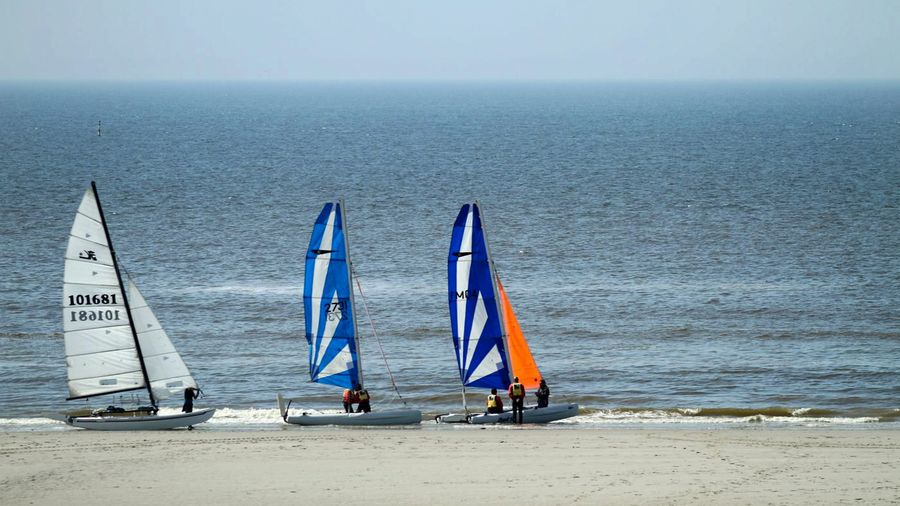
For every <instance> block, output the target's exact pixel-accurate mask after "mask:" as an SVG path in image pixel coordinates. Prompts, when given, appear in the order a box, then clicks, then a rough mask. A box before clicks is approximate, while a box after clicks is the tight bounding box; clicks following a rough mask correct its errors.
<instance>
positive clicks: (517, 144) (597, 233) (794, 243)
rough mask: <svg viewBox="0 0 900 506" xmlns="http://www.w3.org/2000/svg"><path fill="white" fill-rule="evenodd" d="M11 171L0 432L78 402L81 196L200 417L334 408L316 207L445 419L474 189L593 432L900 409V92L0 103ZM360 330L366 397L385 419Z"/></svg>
mask: <svg viewBox="0 0 900 506" xmlns="http://www.w3.org/2000/svg"><path fill="white" fill-rule="evenodd" d="M98 120H102V128H103V130H102V133H103V135H102V136H100V137H98V136H97V121H98ZM0 153H2V156H0V170H2V176H3V184H2V185H0V209H2V217H3V219H2V220H0V237H2V239H3V244H4V248H3V254H2V255H0V271H2V272H3V273H5V275H4V276H2V277H0V304H2V308H3V309H2V318H0V377H2V381H0V383H2V385H3V386H2V388H0V412H2V413H3V416H7V417H11V418H28V417H33V416H37V415H38V414H40V413H47V412H53V411H59V410H61V409H65V408H70V407H73V405H78V404H79V403H78V402H72V403H67V402H66V401H65V397H66V396H67V389H66V375H65V358H64V350H63V340H62V323H61V320H60V317H61V311H60V304H61V293H62V292H61V290H62V275H63V262H62V258H63V253H64V251H65V245H66V240H67V235H68V231H69V228H70V227H71V224H72V219H73V217H74V213H75V210H76V208H77V205H78V202H79V200H80V198H81V195H82V193H83V191H84V190H85V188H86V187H87V186H88V185H89V184H90V181H91V180H92V179H93V180H96V181H97V185H98V188H99V192H100V197H101V199H102V201H103V205H104V210H105V211H106V213H107V218H108V222H109V228H110V233H111V234H112V238H113V241H114V244H115V247H116V250H117V252H118V254H119V257H120V260H121V261H122V263H123V265H124V266H125V267H126V268H127V269H128V271H129V272H130V273H131V275H132V276H133V277H134V278H135V279H136V281H137V283H138V284H139V286H140V287H141V290H142V291H143V292H144V295H145V297H146V298H147V300H148V302H149V303H150V304H151V306H152V307H153V308H154V310H155V312H156V314H157V316H158V317H159V319H160V321H161V322H162V324H163V325H164V326H165V327H166V329H167V330H168V332H169V334H170V336H171V337H172V340H173V342H174V343H175V345H176V347H177V348H178V349H179V351H180V352H181V353H182V355H183V357H184V358H185V361H186V362H187V363H188V365H189V366H190V367H191V369H192V371H193V372H194V375H195V377H196V378H197V379H198V381H199V382H200V383H201V384H202V386H203V388H204V391H205V392H206V398H205V399H203V400H202V401H201V402H202V403H204V404H209V405H215V406H219V407H227V408H229V409H230V410H236V411H237V412H241V413H244V415H245V416H247V417H249V418H253V417H254V416H257V415H258V414H259V413H260V411H253V409H252V408H256V409H259V410H272V408H273V406H274V395H275V392H276V391H279V390H281V391H284V392H286V393H288V394H289V395H292V396H299V397H303V398H304V401H303V403H304V404H305V405H308V406H310V407H313V408H326V407H331V406H337V405H338V404H339V401H338V397H339V395H340V391H339V390H338V389H334V388H332V387H328V386H324V385H315V384H310V383H307V382H306V379H307V371H306V363H307V358H306V353H307V352H306V342H305V340H304V338H303V319H302V318H303V314H302V311H303V310H302V298H301V289H302V277H303V257H304V254H305V249H306V244H307V241H308V239H309V232H310V229H311V225H312V222H313V221H314V219H315V217H316V215H317V214H318V212H319V210H320V209H321V206H322V205H323V204H324V203H325V202H326V201H328V200H330V199H334V198H343V199H345V201H346V205H347V210H348V219H349V222H350V227H351V232H350V233H351V238H352V246H353V251H352V254H353V258H354V262H355V264H356V268H357V270H358V275H359V280H360V282H361V284H362V287H363V291H364V298H365V300H366V301H367V302H368V306H369V309H370V311H371V319H372V320H373V321H374V323H375V328H376V329H377V331H378V337H379V338H380V341H381V344H382V345H383V348H384V351H385V353H386V354H387V356H388V358H389V364H390V366H391V370H392V372H393V374H394V376H395V378H396V381H397V384H398V385H399V387H400V391H401V393H402V394H403V396H404V399H405V400H407V402H409V403H410V404H411V405H414V406H417V407H421V408H423V409H424V410H425V411H427V412H429V413H437V412H441V411H445V410H449V409H455V408H458V406H459V404H460V394H459V379H458V374H457V371H456V368H455V358H454V353H453V346H452V342H451V339H450V335H449V332H450V331H449V318H448V310H447V302H446V256H447V248H448V245H449V237H450V230H451V225H452V223H453V219H454V218H455V216H456V213H457V211H458V210H459V207H460V206H461V205H462V204H463V203H465V202H468V201H471V200H473V199H479V200H480V201H481V203H482V206H483V208H484V211H485V213H486V216H487V219H488V220H489V229H490V239H491V249H492V252H493V254H494V257H495V261H496V264H497V268H498V272H499V274H500V276H501V277H502V279H503V280H504V285H505V286H506V288H507V291H508V292H509V295H510V297H511V300H512V302H513V305H514V307H515V308H516V312H517V314H518V317H519V320H520V323H521V324H522V326H523V329H524V331H525V333H526V336H528V338H529V341H530V344H531V347H532V351H533V352H534V354H535V356H536V358H537V360H538V363H539V365H540V366H541V369H542V372H543V374H544V376H545V377H546V378H547V379H548V380H549V382H550V385H551V388H552V389H553V393H554V400H556V401H562V400H569V401H573V402H578V403H580V404H581V405H582V407H583V408H585V409H584V411H583V413H584V418H586V419H589V418H592V417H593V418H596V417H598V416H599V417H601V418H604V419H607V420H613V419H618V418H621V417H625V418H629V417H638V418H641V417H644V418H659V417H662V418H666V417H671V416H712V417H723V416H724V417H737V418H741V417H746V416H753V415H755V414H760V413H761V414H762V416H771V417H779V416H787V417H791V416H798V415H804V416H809V417H812V418H825V419H844V418H847V419H853V420H865V421H870V420H883V421H886V420H887V421H889V420H895V419H897V417H898V411H897V408H900V403H898V398H900V375H898V374H897V366H898V363H900V309H898V308H900V84H897V83H882V84H875V83H872V84H826V83H820V84H810V83H806V84H803V83H784V84H762V83H756V84H740V83H733V84H678V83H673V84H665V83H657V84H624V83H623V84H590V83H581V84H575V83H543V84H499V83H456V84H440V83H416V84H413V83H392V84H383V83H354V84H329V83H319V84H235V83H222V84H216V83H204V84H96V85H87V84H2V85H0ZM358 297H359V296H358ZM358 302H360V300H359V299H358ZM360 323H361V325H362V326H363V333H364V336H365V340H364V342H363V344H362V348H363V353H364V354H365V358H364V367H365V368H366V378H367V381H368V382H369V388H370V390H371V391H373V393H375V394H376V395H375V397H376V407H377V406H379V405H381V406H383V405H385V404H387V403H389V402H390V403H394V404H398V403H399V401H398V400H397V399H396V396H394V395H392V394H391V390H390V388H389V380H388V375H387V372H386V369H385V365H384V363H383V362H382V360H381V358H380V353H379V347H378V344H377V342H376V341H375V340H374V339H372V334H371V330H370V327H369V326H368V320H367V319H365V318H363V319H361V320H360ZM481 395H482V393H481V392H473V393H472V395H471V398H470V402H471V403H473V404H479V405H480V403H481V402H482V400H481ZM109 402H111V401H107V400H105V399H101V400H98V401H97V402H95V404H96V403H100V404H103V405H105V404H106V403H109ZM174 405H177V403H176V404H173V406H174ZM767 410H768V411H767ZM248 413H249V414H248ZM254 413H255V414H254ZM267 416H268V415H267Z"/></svg>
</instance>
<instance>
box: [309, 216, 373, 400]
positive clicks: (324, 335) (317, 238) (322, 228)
mask: <svg viewBox="0 0 900 506" xmlns="http://www.w3.org/2000/svg"><path fill="white" fill-rule="evenodd" d="M350 283H351V280H350V262H349V252H348V248H347V235H346V232H345V231H344V219H343V214H342V212H341V206H340V204H338V203H329V204H325V207H324V208H323V209H322V212H321V213H320V214H319V218H318V219H317V220H316V224H315V226H314V227H313V232H312V237H310V240H309V249H308V250H307V252H306V276H305V280H304V284H303V307H304V310H305V313H306V341H307V343H309V376H310V379H312V381H314V382H317V383H326V384H329V385H337V386H341V387H344V388H353V387H355V386H356V384H357V383H361V382H360V376H361V371H360V364H359V358H358V355H357V346H356V325H355V319H354V315H353V311H354V310H355V308H354V307H353V297H352V293H351V290H352V285H351V284H350Z"/></svg>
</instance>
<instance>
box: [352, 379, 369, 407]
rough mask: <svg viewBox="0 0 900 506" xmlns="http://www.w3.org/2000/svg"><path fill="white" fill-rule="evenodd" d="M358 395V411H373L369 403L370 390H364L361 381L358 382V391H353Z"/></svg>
mask: <svg viewBox="0 0 900 506" xmlns="http://www.w3.org/2000/svg"><path fill="white" fill-rule="evenodd" d="M353 394H354V395H356V401H357V402H359V405H358V406H357V407H356V412H357V413H368V412H369V411H372V406H371V405H370V404H369V391H368V390H364V389H363V387H362V385H360V384H359V383H357V384H356V391H355V392H353Z"/></svg>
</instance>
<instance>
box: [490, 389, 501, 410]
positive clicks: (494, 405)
mask: <svg viewBox="0 0 900 506" xmlns="http://www.w3.org/2000/svg"><path fill="white" fill-rule="evenodd" d="M487 412H488V413H503V399H501V398H500V396H499V395H497V389H496V388H492V389H491V395H489V396H487Z"/></svg>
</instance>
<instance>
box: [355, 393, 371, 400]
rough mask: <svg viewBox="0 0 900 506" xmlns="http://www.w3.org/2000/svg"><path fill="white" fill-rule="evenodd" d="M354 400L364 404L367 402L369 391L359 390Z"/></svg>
mask: <svg viewBox="0 0 900 506" xmlns="http://www.w3.org/2000/svg"><path fill="white" fill-rule="evenodd" d="M356 398H357V399H359V402H365V401H367V400H369V391H368V390H360V391H359V393H357V394H356Z"/></svg>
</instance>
